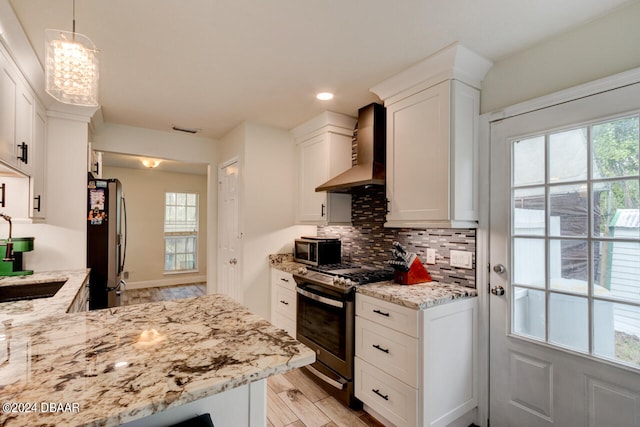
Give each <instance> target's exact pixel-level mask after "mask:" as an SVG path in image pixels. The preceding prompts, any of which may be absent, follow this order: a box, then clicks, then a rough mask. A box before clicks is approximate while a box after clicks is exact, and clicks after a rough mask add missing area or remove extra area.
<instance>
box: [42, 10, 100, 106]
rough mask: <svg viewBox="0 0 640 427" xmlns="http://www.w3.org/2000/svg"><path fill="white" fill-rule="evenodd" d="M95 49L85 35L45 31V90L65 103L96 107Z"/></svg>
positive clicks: (74, 11) (74, 28)
mask: <svg viewBox="0 0 640 427" xmlns="http://www.w3.org/2000/svg"><path fill="white" fill-rule="evenodd" d="M97 55H98V50H97V49H96V47H95V45H94V44H93V42H92V41H91V40H89V38H88V37H87V36H84V35H82V34H78V33H76V2H75V0H73V31H71V32H69V31H63V30H45V67H44V68H45V90H46V91H47V93H48V94H49V95H51V96H52V97H53V98H55V99H56V100H58V101H60V102H63V103H65V104H72V105H81V106H87V107H97V106H98V77H99V73H98V56H97Z"/></svg>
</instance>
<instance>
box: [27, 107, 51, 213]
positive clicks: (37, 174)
mask: <svg viewBox="0 0 640 427" xmlns="http://www.w3.org/2000/svg"><path fill="white" fill-rule="evenodd" d="M46 126H47V117H46V113H45V111H44V109H43V108H41V107H39V106H36V112H35V114H34V119H33V151H32V152H31V153H30V156H31V157H32V159H33V173H32V175H31V209H30V212H31V217H32V218H41V219H42V218H45V207H46V200H45V194H44V191H45V176H46V174H45V164H46V162H45V156H46V131H47V129H46Z"/></svg>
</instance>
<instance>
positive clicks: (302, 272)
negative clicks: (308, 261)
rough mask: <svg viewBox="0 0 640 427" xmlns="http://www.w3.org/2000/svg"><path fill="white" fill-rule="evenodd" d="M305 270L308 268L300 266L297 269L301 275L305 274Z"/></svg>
mask: <svg viewBox="0 0 640 427" xmlns="http://www.w3.org/2000/svg"><path fill="white" fill-rule="evenodd" d="M307 271H308V270H307V267H300V268H299V269H298V274H301V275H303V276H304V275H305V274H307Z"/></svg>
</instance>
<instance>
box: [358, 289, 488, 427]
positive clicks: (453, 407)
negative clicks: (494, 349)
mask: <svg viewBox="0 0 640 427" xmlns="http://www.w3.org/2000/svg"><path fill="white" fill-rule="evenodd" d="M477 304H478V303H477V298H471V299H463V300H459V301H456V302H451V303H448V304H444V305H439V306H436V307H432V308H428V309H426V310H414V309H411V308H407V307H403V306H400V305H396V304H393V303H390V302H387V301H383V300H379V299H376V298H372V297H369V296H366V295H362V294H356V358H355V374H354V376H355V394H356V397H357V398H358V399H360V400H361V401H362V402H363V403H364V404H365V409H370V410H371V411H372V412H375V414H376V415H378V416H381V417H383V418H385V420H384V421H386V422H388V423H391V424H393V425H396V426H430V427H439V426H447V425H449V424H450V423H451V422H453V421H455V420H456V419H457V418H459V417H460V416H462V415H465V414H466V413H467V412H469V411H470V410H472V409H473V408H475V407H476V406H477V403H478V397H477V362H476V354H477Z"/></svg>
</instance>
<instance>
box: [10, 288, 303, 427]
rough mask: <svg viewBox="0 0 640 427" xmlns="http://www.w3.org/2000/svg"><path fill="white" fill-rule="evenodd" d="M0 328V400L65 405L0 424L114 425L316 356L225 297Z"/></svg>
mask: <svg viewBox="0 0 640 427" xmlns="http://www.w3.org/2000/svg"><path fill="white" fill-rule="evenodd" d="M0 333H1V334H3V336H4V339H3V341H2V342H1V343H0V344H2V345H1V346H0V363H1V365H0V401H1V402H3V403H4V402H31V403H34V402H35V403H37V404H41V403H42V402H58V403H67V404H70V405H73V406H70V407H69V408H68V409H70V410H69V411H68V412H61V411H59V412H49V413H41V411H35V412H23V413H20V412H11V411H10V412H6V411H4V410H3V411H2V412H0V425H3V426H23V425H30V426H39V425H90V426H94V425H95V426H97V425H101V426H103V425H104V426H112V425H119V424H121V423H124V422H127V421H131V420H134V419H139V418H142V417H145V416H147V415H150V414H153V413H158V412H161V411H164V410H166V409H170V408H175V407H178V406H180V405H183V404H185V403H188V402H192V401H196V400H198V399H202V398H206V397H208V396H212V395H214V394H217V393H221V392H224V391H226V390H229V389H231V388H234V387H238V386H242V385H245V384H249V383H251V382H254V381H258V380H261V379H264V378H267V377H269V376H271V375H275V374H278V373H282V372H286V371H289V370H291V369H294V368H297V367H301V366H304V365H307V364H309V363H312V362H313V361H314V360H315V354H314V353H313V351H311V350H310V349H309V348H307V347H306V346H304V345H303V344H301V343H299V342H298V341H296V340H294V339H293V338H291V337H289V336H288V335H287V333H286V332H285V331H283V330H280V329H278V328H276V327H275V326H273V325H271V324H270V323H269V322H267V321H266V320H264V319H262V318H261V317H259V316H257V315H254V314H252V313H251V312H249V311H248V310H247V309H246V308H245V307H244V306H242V305H240V304H238V303H236V302H235V301H233V300H231V299H229V298H227V297H226V296H223V295H207V296H203V297H198V298H188V299H182V300H174V301H162V302H156V303H149V304H138V305H132V306H128V307H119V308H111V309H104V310H97V311H91V312H84V313H70V314H60V315H58V316H53V315H52V316H48V317H46V318H44V319H43V320H42V321H36V322H33V323H31V324H22V325H18V326H15V325H12V324H11V321H10V320H7V321H5V322H4V323H3V325H0ZM3 409H5V408H4V406H3ZM76 409H77V410H76Z"/></svg>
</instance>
